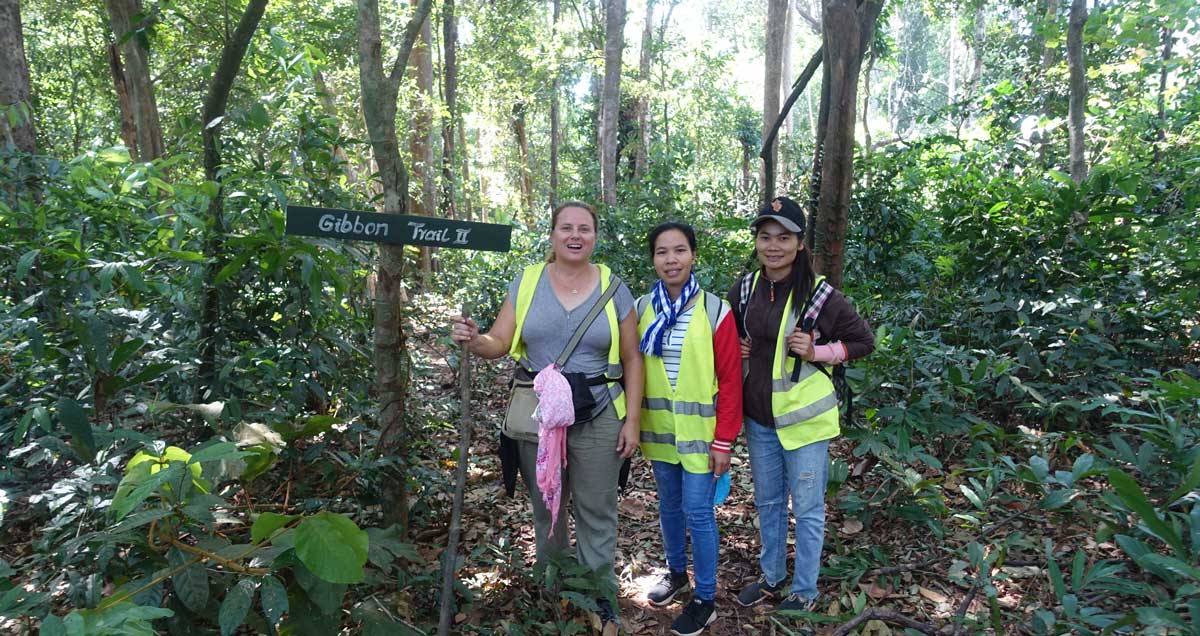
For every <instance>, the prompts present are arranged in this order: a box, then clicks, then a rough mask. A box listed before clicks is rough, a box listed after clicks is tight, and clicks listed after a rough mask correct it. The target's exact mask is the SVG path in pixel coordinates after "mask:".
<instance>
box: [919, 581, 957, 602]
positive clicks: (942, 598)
mask: <svg viewBox="0 0 1200 636" xmlns="http://www.w3.org/2000/svg"><path fill="white" fill-rule="evenodd" d="M917 591H918V592H920V594H921V596H924V597H925V598H927V599H929V600H931V601H933V602H934V603H946V602H949V600H950V599H949V598H948V597H947V596H946V595H945V594H942V593H941V592H937V591H934V590H931V589H929V588H927V587H925V586H923V585H918V586H917Z"/></svg>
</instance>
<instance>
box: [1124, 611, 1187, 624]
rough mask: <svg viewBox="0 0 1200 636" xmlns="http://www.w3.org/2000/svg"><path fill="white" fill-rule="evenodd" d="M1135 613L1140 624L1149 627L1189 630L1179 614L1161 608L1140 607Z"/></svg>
mask: <svg viewBox="0 0 1200 636" xmlns="http://www.w3.org/2000/svg"><path fill="white" fill-rule="evenodd" d="M1134 612H1135V613H1136V614H1137V618H1138V622H1139V623H1141V624H1142V625H1146V626H1148V627H1178V628H1181V629H1187V628H1188V624H1187V623H1186V622H1185V621H1184V620H1183V619H1182V618H1180V617H1179V614H1176V613H1175V612H1172V611H1171V610H1167V609H1163V608H1161V607H1139V608H1137V609H1136V610H1134Z"/></svg>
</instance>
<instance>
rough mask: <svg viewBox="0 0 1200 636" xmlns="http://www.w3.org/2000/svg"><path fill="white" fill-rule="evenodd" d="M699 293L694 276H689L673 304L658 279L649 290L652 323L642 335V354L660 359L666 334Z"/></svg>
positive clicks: (663, 284)
mask: <svg viewBox="0 0 1200 636" xmlns="http://www.w3.org/2000/svg"><path fill="white" fill-rule="evenodd" d="M699 293H700V283H698V282H696V274H694V273H693V274H690V275H689V276H688V279H687V282H686V283H684V284H683V289H682V290H681V291H680V292H679V298H676V299H675V302H671V296H670V294H668V293H667V285H666V283H664V282H662V280H661V279H660V280H659V281H658V282H657V283H655V284H654V289H652V290H650V303H651V305H650V306H651V307H653V308H654V322H652V323H650V327H649V328H647V329H646V333H644V334H642V344H641V350H642V353H644V354H646V355H648V356H658V357H660V358H661V357H662V351H663V342H664V341H665V340H666V337H667V332H668V331H670V330H671V327H674V326H675V323H676V322H678V321H679V314H681V313H683V309H684V307H687V306H688V303H690V302H692V298H695V297H696V295H697V294H699Z"/></svg>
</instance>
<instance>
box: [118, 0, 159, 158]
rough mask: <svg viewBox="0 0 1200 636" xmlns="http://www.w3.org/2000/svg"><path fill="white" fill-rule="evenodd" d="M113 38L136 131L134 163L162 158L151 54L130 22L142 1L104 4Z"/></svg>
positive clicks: (124, 0)
mask: <svg viewBox="0 0 1200 636" xmlns="http://www.w3.org/2000/svg"><path fill="white" fill-rule="evenodd" d="M105 4H106V5H108V15H109V21H110V22H111V24H112V30H113V37H114V38H115V42H116V43H117V45H118V46H119V47H120V50H121V55H122V57H123V58H124V59H123V60H122V61H123V73H124V80H125V81H124V83H125V86H126V87H127V88H128V90H129V106H130V108H131V113H130V117H131V118H132V119H133V125H134V129H135V131H136V137H137V146H136V147H130V148H129V154H131V155H133V156H134V160H135V161H152V160H154V159H157V158H159V157H161V156H162V155H163V152H164V149H163V137H162V125H161V124H159V121H158V104H157V102H156V101H155V99H154V82H153V80H152V79H151V77H150V51H149V50H148V49H147V48H146V46H145V41H146V40H145V37H144V36H143V35H142V34H139V33H137V32H136V31H137V30H138V29H140V28H142V27H143V25H142V24H141V23H138V24H135V23H134V22H133V20H134V18H136V17H137V16H138V15H139V14H141V13H142V2H141V0H105Z"/></svg>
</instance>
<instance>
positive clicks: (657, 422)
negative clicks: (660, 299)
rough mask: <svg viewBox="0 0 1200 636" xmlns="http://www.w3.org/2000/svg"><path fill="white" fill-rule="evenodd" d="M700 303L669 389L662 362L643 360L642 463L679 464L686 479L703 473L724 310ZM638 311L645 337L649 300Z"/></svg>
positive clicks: (712, 298) (708, 299)
mask: <svg viewBox="0 0 1200 636" xmlns="http://www.w3.org/2000/svg"><path fill="white" fill-rule="evenodd" d="M702 298H703V302H697V303H696V304H695V309H693V310H692V320H691V322H689V323H688V327H687V331H686V332H684V335H683V351H682V353H681V356H680V359H679V375H678V376H677V377H676V379H675V388H674V389H672V388H671V380H670V379H669V378H668V377H667V367H666V365H665V364H663V361H662V358H660V357H658V356H650V355H648V356H645V361H646V392H645V396H644V397H643V398H642V417H641V420H640V423H641V425H642V432H641V442H642V444H641V447H642V454H643V455H645V456H646V458H647V459H652V460H655V461H660V462H667V463H670V464H682V465H683V468H684V470H686V471H688V472H690V473H707V472H708V450H709V446H710V445H711V444H712V441H713V432H714V431H715V430H716V427H717V405H716V397H717V371H716V363H715V361H714V357H713V332H714V331H716V328H717V320H719V319H720V317H721V313H722V312H721V309H722V306H723V305H724V306H725V307H728V305H727V304H726V303H725V301H724V300H722V299H721V298H720V297H719V296H716V295H714V294H710V293H708V292H703V294H702ZM699 300H700V298H697V301H699ZM637 309H638V313H639V314H640V316H641V321H640V322H639V325H638V328H639V331H640V332H641V333H645V331H646V330H647V329H649V328H650V325H651V324H652V323H653V322H654V307H653V306H652V303H651V302H650V297H649V295H646V296H642V297H641V298H639V299H638V303H637ZM727 311H728V309H727Z"/></svg>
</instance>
